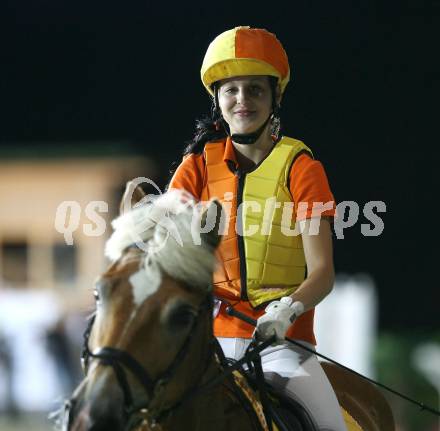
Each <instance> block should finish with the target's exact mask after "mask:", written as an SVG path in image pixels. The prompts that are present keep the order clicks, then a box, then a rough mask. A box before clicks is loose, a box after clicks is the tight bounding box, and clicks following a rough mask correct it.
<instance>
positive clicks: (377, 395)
mask: <svg viewBox="0 0 440 431" xmlns="http://www.w3.org/2000/svg"><path fill="white" fill-rule="evenodd" d="M321 365H322V367H323V369H324V371H325V373H326V375H327V377H328V379H329V381H330V383H331V385H332V386H333V389H334V390H335V393H336V397H337V398H338V402H339V405H340V407H341V413H342V416H343V418H344V421H345V425H346V427H347V430H348V431H394V430H395V424H394V418H393V414H392V411H391V409H390V407H389V405H388V403H387V401H386V399H385V397H384V396H383V395H382V393H381V392H380V391H379V390H378V389H377V388H376V387H375V386H373V385H372V384H371V383H369V382H368V381H366V380H364V379H362V378H361V377H358V376H356V375H355V374H352V373H349V372H348V371H346V370H344V369H342V368H340V367H337V366H335V365H333V364H331V363H329V362H321ZM234 379H235V383H236V384H237V386H238V387H239V388H240V390H241V391H242V392H243V393H244V394H245V395H246V397H247V399H248V401H249V402H250V404H251V405H252V408H253V409H254V411H255V414H256V416H258V418H259V421H260V425H261V429H262V430H264V431H267V430H269V429H270V428H269V426H268V423H267V420H266V419H267V417H269V418H270V420H271V421H272V429H273V430H274V431H317V428H316V425H315V423H314V421H313V419H312V418H311V417H310V415H309V413H308V412H307V410H306V409H305V408H304V407H303V406H302V405H301V404H299V403H298V402H296V401H295V400H293V399H291V398H288V397H286V396H285V395H284V394H282V393H281V392H280V391H279V390H278V389H276V388H275V387H273V386H271V385H270V384H269V383H268V382H265V389H266V392H267V395H268V397H267V399H268V400H269V402H266V403H265V404H266V410H267V411H266V412H263V408H262V404H261V400H260V397H258V396H257V395H256V394H257V390H258V383H257V379H256V377H255V375H254V374H252V373H249V372H245V373H243V374H242V373H238V372H237V373H234ZM265 413H266V414H267V413H268V415H267V417H266V416H265Z"/></svg>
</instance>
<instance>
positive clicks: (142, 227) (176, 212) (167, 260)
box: [105, 189, 216, 288]
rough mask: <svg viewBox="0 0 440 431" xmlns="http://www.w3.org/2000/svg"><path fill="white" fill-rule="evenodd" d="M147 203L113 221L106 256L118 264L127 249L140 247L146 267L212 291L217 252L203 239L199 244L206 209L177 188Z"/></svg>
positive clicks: (141, 203) (149, 199)
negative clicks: (215, 254)
mask: <svg viewBox="0 0 440 431" xmlns="http://www.w3.org/2000/svg"><path fill="white" fill-rule="evenodd" d="M143 200H145V199H143ZM146 200H147V201H146V202H143V201H141V202H139V203H138V204H136V205H135V206H134V207H133V208H132V209H131V210H130V211H128V212H125V213H123V214H122V215H121V216H119V217H118V218H116V219H115V220H113V222H112V226H113V229H114V232H113V234H112V235H111V237H110V239H109V240H108V241H107V243H106V247H105V254H106V256H107V257H108V258H109V259H111V260H112V261H115V260H117V259H119V258H120V257H121V256H122V254H123V252H124V250H126V249H127V247H129V246H133V245H136V246H137V247H139V248H140V249H141V250H143V252H144V259H145V266H146V267H148V265H151V264H155V263H156V264H157V265H158V266H159V267H160V268H161V269H162V270H163V271H164V272H165V273H166V274H168V275H169V276H170V277H172V278H175V279H177V280H180V281H182V282H184V283H186V284H188V285H192V286H200V287H206V288H211V284H212V273H213V270H214V265H215V262H216V258H215V256H214V249H213V247H211V246H210V244H209V242H206V241H204V240H203V238H202V239H201V240H199V241H197V238H199V239H200V238H201V236H200V220H201V217H202V215H203V211H202V209H203V207H202V206H201V205H200V204H197V203H196V202H195V200H194V198H193V197H192V196H191V195H189V194H188V193H186V192H185V191H182V190H176V189H173V190H170V191H168V192H167V193H164V194H162V195H160V196H159V197H157V198H155V199H151V197H150V196H147V199H146Z"/></svg>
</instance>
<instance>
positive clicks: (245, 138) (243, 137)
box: [222, 114, 272, 145]
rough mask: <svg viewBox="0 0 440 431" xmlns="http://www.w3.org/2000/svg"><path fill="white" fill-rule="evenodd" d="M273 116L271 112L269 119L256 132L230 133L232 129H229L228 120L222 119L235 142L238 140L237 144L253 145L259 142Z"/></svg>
mask: <svg viewBox="0 0 440 431" xmlns="http://www.w3.org/2000/svg"><path fill="white" fill-rule="evenodd" d="M271 117H272V114H270V115H269V117H267V120H266V121H265V122H264V123H263V124H262V125H261V126H260V127H259V128H258V129H257V130H256V131H255V132H252V133H234V134H233V135H230V131H229V130H230V129H229V126H228V124H227V123H226V121H224V120H222V121H223V124H224V126H225V128H226V130H227V131H228V135H230V136H231V139H232V140H233V141H234V142H236V143H237V144H241V145H252V144H255V142H257V140H258V138H259V137H260V136H261V134H262V133H263V130H264V129H265V128H266V126H267V123H269V121H270V119H271ZM225 123H226V124H225Z"/></svg>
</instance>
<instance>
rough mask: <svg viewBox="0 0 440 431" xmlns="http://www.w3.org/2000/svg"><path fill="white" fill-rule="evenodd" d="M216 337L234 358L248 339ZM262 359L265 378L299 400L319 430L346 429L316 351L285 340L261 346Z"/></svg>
mask: <svg viewBox="0 0 440 431" xmlns="http://www.w3.org/2000/svg"><path fill="white" fill-rule="evenodd" d="M218 341H219V343H220V345H221V346H222V349H223V352H224V353H225V356H226V357H228V358H233V359H241V358H242V357H243V355H244V353H245V351H246V348H247V347H248V346H249V343H250V342H251V340H250V339H246V338H222V337H219V338H218ZM302 343H303V344H304V345H305V346H307V347H309V348H312V349H313V346H312V345H311V344H309V343H306V342H302ZM261 362H262V366H263V371H264V375H265V378H266V380H267V381H269V382H270V383H271V384H272V385H273V386H275V387H276V388H278V389H280V390H282V392H283V393H285V394H286V395H287V396H288V397H289V398H293V399H294V400H296V401H297V402H299V403H300V404H302V405H303V406H304V408H305V409H306V410H307V411H308V412H309V414H310V416H311V417H312V418H313V420H314V421H315V423H316V425H317V427H318V429H319V430H321V431H347V428H346V426H345V423H344V420H343V418H342V414H341V410H340V408H339V404H338V400H337V399H336V395H335V393H334V391H333V388H332V387H331V385H330V382H329V381H328V379H327V376H326V375H325V373H324V370H323V369H322V367H321V365H320V364H319V362H318V359H317V357H316V356H315V355H313V354H312V353H309V352H307V351H306V350H303V349H301V347H298V346H295V345H293V344H288V343H287V342H285V343H283V344H279V345H276V346H273V347H272V346H271V347H268V348H267V349H265V350H263V351H262V352H261Z"/></svg>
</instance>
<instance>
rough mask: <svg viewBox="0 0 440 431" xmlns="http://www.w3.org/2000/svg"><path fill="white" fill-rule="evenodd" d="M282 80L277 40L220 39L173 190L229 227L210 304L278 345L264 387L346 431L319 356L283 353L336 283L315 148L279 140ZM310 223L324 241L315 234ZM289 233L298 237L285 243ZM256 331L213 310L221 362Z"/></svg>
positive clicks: (311, 340)
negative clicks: (221, 215)
mask: <svg viewBox="0 0 440 431" xmlns="http://www.w3.org/2000/svg"><path fill="white" fill-rule="evenodd" d="M289 77H290V69H289V63H288V58H287V55H286V53H285V51H284V49H283V47H282V45H281V43H280V42H279V41H278V39H277V38H276V37H275V35H273V34H272V33H269V32H268V31H266V30H263V29H256V28H249V27H236V28H234V29H232V30H228V31H226V32H224V33H222V34H220V35H219V36H218V37H216V38H215V39H214V41H213V42H212V43H211V44H210V45H209V47H208V50H207V52H206V55H205V58H204V60H203V64H202V69H201V78H202V82H203V85H204V86H205V88H206V89H207V91H208V92H209V93H210V95H211V96H212V101H213V108H212V118H210V119H205V120H201V121H199V122H198V124H197V130H196V134H195V137H194V140H193V141H192V142H191V143H190V144H189V145H188V147H187V148H186V150H185V152H184V158H183V161H182V163H181V164H180V166H179V167H178V168H177V170H176V172H175V174H174V176H173V178H172V179H171V182H170V185H169V188H179V189H185V190H186V191H188V192H189V193H191V194H192V195H193V196H194V197H195V198H196V199H198V200H202V201H208V200H209V199H211V198H213V197H216V198H218V199H219V200H220V201H221V202H222V204H223V205H224V208H225V209H226V211H227V212H228V213H229V226H227V228H226V229H227V231H226V234H225V236H224V237H223V239H222V242H221V244H220V246H219V249H218V258H219V262H220V264H219V266H218V269H217V270H216V272H215V274H214V290H215V295H216V296H217V297H220V298H222V299H224V300H226V301H228V302H230V303H232V304H233V306H234V308H236V309H237V310H238V311H241V312H243V313H245V314H247V315H249V316H251V317H253V318H254V319H258V324H257V334H258V336H259V337H261V338H263V339H264V338H266V337H269V336H270V335H272V334H273V333H275V334H276V336H277V339H278V343H277V344H276V345H274V346H271V347H269V348H267V349H266V350H265V351H263V352H262V365H263V370H264V372H265V377H266V379H267V380H269V381H270V382H271V383H272V384H273V385H275V386H277V387H278V388H281V389H282V390H283V391H284V392H285V393H286V394H287V395H288V396H290V397H292V398H294V399H296V400H297V401H299V402H300V403H301V404H302V405H303V406H304V407H305V408H306V409H307V410H308V411H309V413H310V415H311V417H312V418H313V419H314V420H315V422H316V424H317V427H318V429H320V430H332V431H343V430H345V429H346V428H345V425H344V421H343V419H342V416H341V413H340V409H339V406H338V402H337V399H336V396H335V394H334V392H333V389H332V387H331V385H330V383H329V382H328V380H327V378H326V376H325V374H324V372H323V370H322V368H321V366H320V365H319V362H318V360H317V358H316V356H315V355H312V354H310V353H307V352H306V351H304V350H303V349H301V348H300V347H295V346H294V345H292V344H287V343H286V341H284V337H285V336H288V337H290V338H293V339H296V340H299V341H301V342H303V343H304V344H305V345H307V346H309V347H313V346H314V345H315V344H316V340H315V337H314V333H313V317H314V308H315V306H316V305H317V304H318V303H319V302H321V301H322V300H323V298H324V297H325V296H326V295H327V294H328V293H329V292H330V291H331V289H332V286H333V281H334V269H333V255H332V239H331V221H332V218H333V216H334V213H335V212H334V198H333V195H332V193H331V191H330V188H329V185H328V181H327V178H326V174H325V171H324V169H323V167H322V165H321V164H320V163H319V162H318V161H316V160H314V159H313V155H312V152H311V150H310V148H308V147H307V146H306V145H305V144H304V143H303V142H301V141H299V140H296V139H293V138H289V137H286V136H282V135H281V134H280V131H279V127H280V123H279V117H278V115H279V107H280V102H281V98H282V95H283V93H284V90H285V88H286V85H287V83H288V82H289ZM323 203H324V204H326V203H327V205H323ZM289 204H290V205H289ZM292 207H293V208H292ZM237 208H238V210H237ZM286 208H287V210H286ZM289 208H290V212H289ZM286 215H287V217H286ZM317 217H318V218H317ZM286 218H287V223H286ZM316 220H318V221H319V224H318V227H319V232H316V229H315V231H314V232H313V230H314V229H311V226H312V225H313V221H314V222H316ZM296 222H298V223H297V225H298V226H300V230H299V231H300V232H301V234H300V235H298V231H297V232H296V234H292V233H290V234H289V233H288V232H287V230H286V228H287V227H289V226H295V224H296ZM255 226H257V229H255ZM236 227H237V229H236ZM260 227H261V229H260ZM315 228H316V226H315ZM251 231H252V232H251ZM286 232H287V233H286ZM290 232H292V231H290ZM267 304H269V305H267ZM265 306H267V307H266V308H265ZM292 321H293V323H292ZM253 330H254V328H252V327H251V326H250V325H249V324H247V323H245V322H242V321H241V320H239V319H236V318H232V317H230V316H229V315H228V314H227V313H226V311H225V303H219V304H218V307H217V315H216V318H215V321H214V334H215V335H216V336H217V338H218V340H219V342H220V344H221V346H222V348H223V350H224V352H225V355H226V356H227V357H231V358H235V359H239V358H241V357H242V355H243V354H244V352H245V350H246V348H247V346H248V345H249V343H250V341H251V338H252V335H253Z"/></svg>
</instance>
